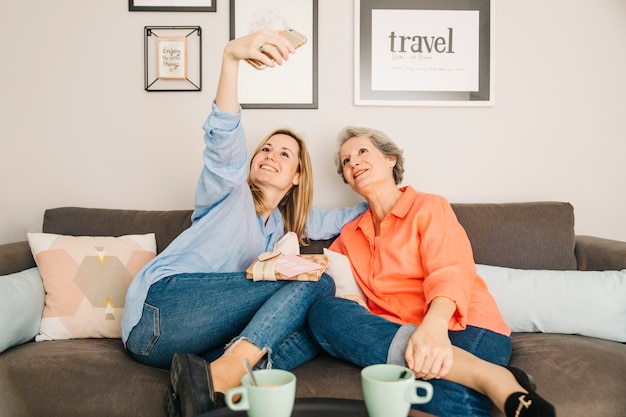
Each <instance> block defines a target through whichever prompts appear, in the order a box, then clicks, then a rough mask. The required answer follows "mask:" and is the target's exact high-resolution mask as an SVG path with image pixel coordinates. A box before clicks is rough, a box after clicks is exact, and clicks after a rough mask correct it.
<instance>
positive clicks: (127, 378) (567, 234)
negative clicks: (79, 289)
mask: <svg viewBox="0 0 626 417" xmlns="http://www.w3.org/2000/svg"><path fill="white" fill-rule="evenodd" d="M453 208H454V210H455V212H456V213H457V216H458V218H459V221H460V222H461V223H462V224H463V226H464V227H465V229H466V231H467V233H468V235H469V238H470V240H471V242H472V247H473V250H474V256H475V260H476V262H477V263H479V264H488V265H497V266H503V267H510V268H520V269H545V270H570V269H581V270H607V269H612V270H622V269H626V242H618V241H610V240H606V239H601V238H596V237H590V236H575V234H574V210H573V207H572V206H571V205H570V204H568V203H559V202H538V203H512V204H453ZM190 213H191V212H190V211H186V210H181V211H137V210H112V209H91V208H72V207H65V208H56V209H50V210H46V212H45V214H44V218H43V232H47V233H57V234H67V235H75V236H80V235H91V236H119V235H123V234H139V233H149V232H154V233H156V237H157V246H158V251H161V250H163V248H165V247H166V246H167V245H168V244H169V243H170V242H171V241H172V240H173V239H174V238H175V237H176V236H177V235H178V234H179V233H180V232H181V231H182V230H184V229H185V228H187V227H188V226H189V224H190V223H189V217H190ZM329 243H330V242H312V244H311V245H310V246H308V247H306V248H304V250H303V252H308V253H321V251H322V248H323V247H324V246H327V245H328V244H329ZM34 266H35V262H34V260H33V257H32V255H31V251H30V248H29V245H28V243H27V242H26V241H23V242H17V243H10V244H4V245H0V275H5V274H10V273H13V272H18V271H22V270H25V269H27V268H32V267H34ZM512 337H513V356H512V359H511V365H513V366H517V367H520V368H522V369H524V370H525V371H526V372H528V373H530V374H532V375H534V377H535V379H536V381H537V383H538V386H539V392H540V394H542V395H543V396H544V397H545V398H547V399H548V400H550V401H551V402H552V403H553V404H554V405H555V406H556V409H557V412H558V414H559V415H560V416H568V417H589V416H602V417H623V416H624V415H626V395H624V394H625V391H624V389H625V387H626V345H625V344H623V343H618V342H614V341H609V340H604V339H597V338H592V337H587V336H581V335H568V334H546V333H514V334H513V336H512ZM294 372H295V373H296V375H297V377H298V385H297V395H298V396H299V397H339V398H356V399H359V398H361V389H360V379H359V369H358V368H357V367H355V366H352V365H350V364H347V363H344V362H341V361H338V360H336V359H334V358H331V357H329V356H326V355H324V354H321V355H320V356H318V358H316V359H315V360H313V361H312V362H309V363H307V364H305V365H303V366H302V367H300V368H298V369H296V370H295V371H294ZM168 379H169V373H168V372H167V371H164V370H161V369H155V368H151V367H148V366H145V365H141V364H139V363H137V362H135V361H133V360H132V359H131V358H130V357H129V356H128V355H127V353H126V352H125V350H124V348H123V346H122V343H121V341H120V340H119V339H76V340H58V341H48V342H33V341H31V342H28V343H24V344H21V345H19V346H15V347H12V348H10V349H8V350H6V351H5V352H3V353H1V354H0V416H2V417H4V416H7V417H8V416H11V417H22V416H24V417H26V416H28V417H48V416H49V417H52V416H59V417H60V416H63V417H65V416H93V417H99V416H102V417H115V416H120V417H130V416H134V417H138V416H150V417H154V416H161V415H164V402H163V396H164V392H165V389H166V387H167V384H168ZM497 415H499V413H498V412H497V411H496V410H494V416H497Z"/></svg>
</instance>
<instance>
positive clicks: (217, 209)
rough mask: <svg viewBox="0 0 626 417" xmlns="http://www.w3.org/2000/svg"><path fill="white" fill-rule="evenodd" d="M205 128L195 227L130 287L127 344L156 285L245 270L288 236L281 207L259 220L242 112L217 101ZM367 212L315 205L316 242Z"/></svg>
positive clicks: (312, 233)
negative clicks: (183, 277)
mask: <svg viewBox="0 0 626 417" xmlns="http://www.w3.org/2000/svg"><path fill="white" fill-rule="evenodd" d="M212 110H213V111H212V112H211V114H210V115H209V117H208V118H207V120H206V122H205V124H204V127H203V128H204V132H205V134H204V141H205V145H206V148H205V150H204V154H203V158H204V168H203V170H202V174H201V176H200V180H199V182H198V188H197V190H196V197H195V208H194V211H193V214H192V218H191V220H192V224H191V227H189V228H188V229H187V230H185V231H184V232H183V233H181V234H180V235H179V236H178V237H177V238H176V239H175V240H174V241H173V242H172V243H170V245H169V246H168V247H167V248H166V249H165V250H164V251H163V252H162V253H160V254H159V255H158V256H157V257H155V258H154V259H153V260H152V261H150V262H149V263H148V264H147V265H146V266H144V267H143V269H141V271H139V273H138V274H137V275H136V276H135V278H134V279H133V281H132V282H131V284H130V287H129V288H128V292H127V294H126V303H125V306H124V316H123V319H122V327H121V336H122V340H123V341H124V343H126V340H128V336H129V334H130V331H131V330H132V328H133V327H135V325H136V324H137V323H138V322H139V319H140V318H141V314H142V310H143V305H144V302H145V300H146V297H147V295H148V290H149V289H150V286H151V285H152V284H154V283H155V282H157V281H159V280H161V279H163V278H166V277H168V276H172V275H176V274H181V273H193V272H207V273H209V272H241V271H245V269H246V268H247V267H248V266H249V265H250V264H251V263H252V261H253V260H254V259H255V258H256V257H257V256H258V255H259V254H260V253H262V252H266V251H269V250H272V248H273V247H274V244H275V243H276V242H277V241H278V240H279V239H280V238H281V237H283V235H284V224H283V218H282V216H281V214H280V211H279V210H278V209H275V210H274V211H273V212H272V213H271V215H270V217H269V219H268V220H267V222H266V223H265V224H264V223H263V219H262V218H261V216H257V214H256V212H255V208H254V202H253V200H252V193H251V192H250V188H249V187H248V183H247V181H246V178H247V175H248V152H247V149H246V141H245V134H244V130H243V127H242V126H241V109H240V110H239V112H238V113H237V114H233V113H226V112H222V111H221V110H219V108H218V107H217V106H216V105H215V103H213V108H212ZM366 209H367V204H366V203H364V202H363V203H359V204H357V205H355V206H354V207H349V208H345V209H334V210H325V209H321V208H317V207H314V208H313V209H312V210H311V212H310V214H309V218H308V221H307V227H306V230H307V236H308V237H309V238H310V239H329V238H331V237H333V236H336V235H337V234H339V232H340V231H341V227H342V226H343V225H344V224H346V223H348V222H350V221H352V220H354V219H355V218H356V217H358V216H359V215H360V214H361V213H363V212H364V211H365V210H366Z"/></svg>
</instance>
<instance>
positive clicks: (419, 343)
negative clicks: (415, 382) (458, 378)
mask: <svg viewBox="0 0 626 417" xmlns="http://www.w3.org/2000/svg"><path fill="white" fill-rule="evenodd" d="M405 360H406V363H407V366H408V367H409V368H410V369H411V370H412V371H413V372H414V373H415V376H416V377H417V378H421V379H426V380H428V379H439V378H444V377H445V376H446V375H447V374H448V373H449V372H450V369H451V368H452V363H453V360H454V354H453V350H452V343H451V342H450V339H449V338H448V332H447V329H446V331H445V332H442V331H440V330H436V329H429V328H427V326H420V327H418V328H417V330H415V332H413V334H412V335H411V337H410V339H409V343H408V345H407V348H406V352H405Z"/></svg>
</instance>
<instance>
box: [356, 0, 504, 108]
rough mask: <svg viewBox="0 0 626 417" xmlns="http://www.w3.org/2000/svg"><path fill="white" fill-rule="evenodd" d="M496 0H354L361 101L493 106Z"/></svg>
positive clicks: (416, 104) (400, 104)
mask: <svg viewBox="0 0 626 417" xmlns="http://www.w3.org/2000/svg"><path fill="white" fill-rule="evenodd" d="M494 3H495V2H494V1H491V0H355V37H354V39H355V48H354V54H355V55H354V58H355V60H354V62H355V68H354V73H355V77H354V78H355V84H354V89H355V97H354V102H355V105H357V106H358V105H362V106H367V105H373V106H493V105H494V103H495V101H494V92H495V91H494V80H495V77H494V68H495V65H494V64H495V59H494V56H493V54H494V43H495V42H494V18H493V16H494V14H495V13H494Z"/></svg>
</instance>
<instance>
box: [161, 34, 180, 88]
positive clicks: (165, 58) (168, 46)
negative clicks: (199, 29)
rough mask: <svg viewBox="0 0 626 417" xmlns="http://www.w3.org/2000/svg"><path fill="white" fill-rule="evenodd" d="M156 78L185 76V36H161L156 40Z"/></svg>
mask: <svg viewBox="0 0 626 417" xmlns="http://www.w3.org/2000/svg"><path fill="white" fill-rule="evenodd" d="M157 45H158V46H157V61H158V64H157V67H158V73H157V78H164V79H168V78H169V79H179V80H180V79H185V78H187V38H186V37H185V36H162V37H159V39H158V40H157Z"/></svg>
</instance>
